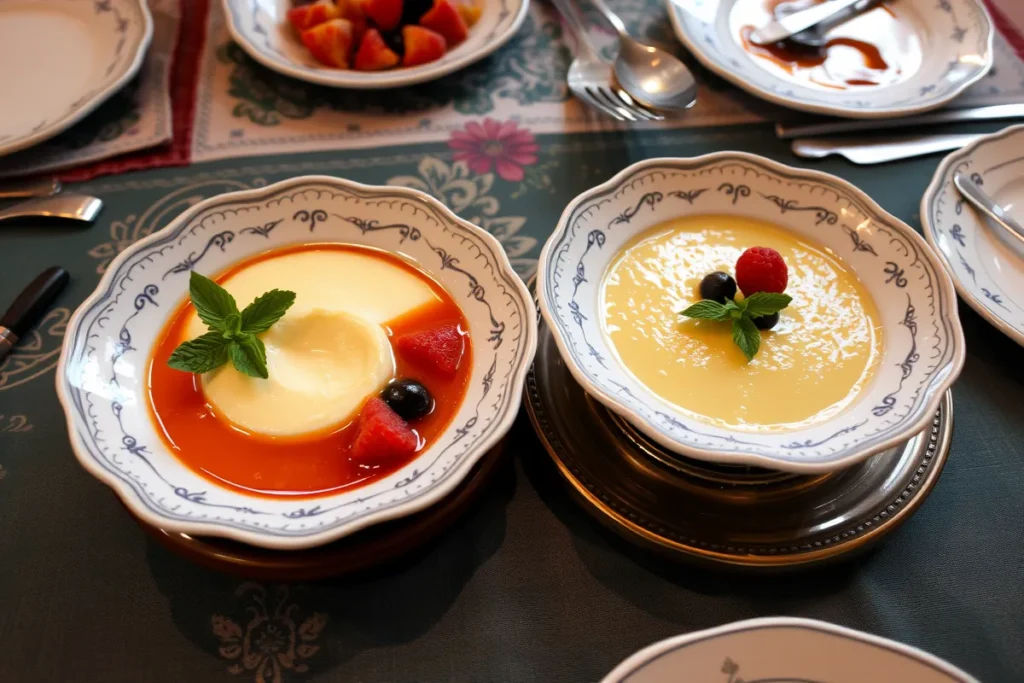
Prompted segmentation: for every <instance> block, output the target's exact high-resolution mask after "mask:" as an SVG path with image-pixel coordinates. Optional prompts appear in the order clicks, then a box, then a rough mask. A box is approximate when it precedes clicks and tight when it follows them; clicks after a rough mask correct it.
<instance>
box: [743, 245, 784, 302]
mask: <svg viewBox="0 0 1024 683" xmlns="http://www.w3.org/2000/svg"><path fill="white" fill-rule="evenodd" d="M736 284H738V285H739V286H740V289H741V290H742V291H743V294H744V295H745V296H750V295H751V294H756V293H757V292H775V293H777V294H781V293H782V292H784V291H786V285H787V284H789V268H787V267H786V262H785V261H784V260H783V259H782V255H781V254H779V252H777V251H775V250H774V249H771V248H770V247H750V248H749V249H747V250H746V251H745V252H743V253H742V254H740V257H739V258H738V259H737V260H736Z"/></svg>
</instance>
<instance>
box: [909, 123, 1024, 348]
mask: <svg viewBox="0 0 1024 683" xmlns="http://www.w3.org/2000/svg"><path fill="white" fill-rule="evenodd" d="M957 171H962V172H964V173H967V174H968V175H969V176H970V177H971V178H972V179H973V180H974V181H975V182H976V183H979V184H980V185H981V186H982V189H984V190H985V192H987V193H988V194H989V195H990V196H991V197H992V198H993V199H995V200H996V202H997V203H998V204H1000V205H1001V206H1002V207H1003V208H1004V209H1006V210H1007V211H1009V212H1011V213H1012V214H1013V215H1014V216H1015V217H1016V218H1017V220H1018V221H1019V222H1024V125H1022V126H1012V127H1010V128H1007V129H1005V130H1002V131H1000V132H998V133H995V134H994V135H989V136H986V137H984V138H981V139H980V140H978V141H977V142H975V143H974V144H971V145H968V146H967V147H964V148H963V149H960V150H958V151H956V152H953V153H952V154H950V155H949V156H947V157H946V158H945V159H943V161H942V163H941V164H940V165H939V168H938V170H937V171H935V176H934V177H933V178H932V182H931V183H930V184H929V185H928V189H927V190H925V193H924V196H923V197H921V222H922V224H923V225H924V236H925V237H926V238H927V239H928V242H929V243H930V244H931V245H932V246H933V247H935V250H936V251H938V252H939V253H940V254H941V255H942V260H943V262H944V265H945V266H946V269H947V270H948V271H949V273H950V274H951V275H952V276H953V284H954V285H955V286H956V289H957V291H958V292H959V293H960V296H961V297H962V298H963V300H964V301H966V302H967V303H968V304H969V305H970V306H971V308H973V309H974V310H975V311H977V312H978V314H980V315H981V316H982V317H983V318H985V319H986V320H988V321H989V322H991V323H992V324H993V325H995V326H996V327H997V328H999V329H1000V330H1002V331H1003V332H1004V333H1005V334H1006V335H1007V336H1009V337H1010V338H1011V339H1013V340H1015V341H1016V342H1017V343H1018V344H1020V345H1022V346H1024V249H1022V248H1021V247H1020V245H1019V244H1018V243H1017V242H1016V241H1015V240H1014V239H1013V238H1012V237H1008V236H1003V233H1002V231H1001V229H1000V228H999V226H996V225H991V224H989V222H988V221H987V219H984V218H982V217H981V215H979V214H978V212H977V211H975V210H974V208H973V207H972V206H971V205H970V204H968V203H967V202H966V201H964V199H963V197H961V196H960V193H959V192H958V191H957V189H956V187H954V186H953V174H954V173H956V172H957Z"/></svg>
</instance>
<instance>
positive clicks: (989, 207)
mask: <svg viewBox="0 0 1024 683" xmlns="http://www.w3.org/2000/svg"><path fill="white" fill-rule="evenodd" d="M953 184H954V185H956V189H957V190H959V191H960V194H961V195H962V196H963V198H964V199H966V200H967V201H968V202H970V203H971V204H972V205H973V206H974V207H975V208H976V209H978V210H979V211H981V212H982V213H983V214H984V215H985V216H987V217H988V218H989V219H991V221H992V222H993V223H995V224H996V225H998V226H999V227H1000V228H1002V229H1003V231H1004V232H1005V233H1007V234H1009V235H1010V236H1011V237H1013V238H1015V239H1016V240H1017V241H1018V242H1020V243H1021V244H1022V245H1024V226H1022V225H1021V224H1020V223H1018V222H1017V221H1016V220H1014V219H1013V217H1012V216H1011V215H1010V214H1009V213H1007V212H1006V210H1004V209H1003V207H1001V206H999V204H997V203H996V201H995V200H994V199H992V197H990V196H989V195H988V193H987V192H985V191H984V190H983V189H981V188H980V187H978V184H977V183H976V182H974V181H973V180H971V179H970V178H968V177H967V176H966V175H964V174H963V173H961V172H960V171H957V172H956V173H954V174H953Z"/></svg>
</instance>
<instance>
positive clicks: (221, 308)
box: [167, 270, 295, 379]
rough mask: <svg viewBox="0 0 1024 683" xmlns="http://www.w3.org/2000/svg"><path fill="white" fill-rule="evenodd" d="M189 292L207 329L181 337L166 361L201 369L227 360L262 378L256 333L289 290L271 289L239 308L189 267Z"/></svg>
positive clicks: (289, 298)
mask: <svg viewBox="0 0 1024 683" xmlns="http://www.w3.org/2000/svg"><path fill="white" fill-rule="evenodd" d="M188 292H189V297H190V298H191V299H192V305H193V306H195V309H196V314H197V315H198V316H199V319H200V320H202V321H203V323H204V324H205V325H206V327H207V328H208V329H209V331H208V332H207V333H206V334H204V335H202V336H200V337H196V338H195V339H190V340H189V341H186V342H182V343H181V344H180V345H179V346H178V347H177V348H176V349H174V352H173V353H172V354H171V356H170V358H168V359H167V365H169V366H170V367H172V368H174V369H175V370H181V371H182V372H191V373H195V374H203V373H205V372H210V371H211V370H215V369H217V368H219V367H220V366H222V365H224V364H225V363H227V362H228V360H230V361H231V364H232V365H233V366H234V367H235V369H236V370H238V371H239V372H241V373H243V374H246V375H249V376H250V377H259V378H262V379H267V378H268V377H269V376H270V375H269V373H268V372H267V349H266V347H265V346H264V345H263V342H262V341H261V340H260V338H259V337H258V336H257V335H259V334H262V333H263V332H266V331H267V330H269V329H270V328H271V327H272V326H273V325H274V323H276V322H277V321H278V320H280V319H281V317H282V316H283V315H284V314H285V312H286V311H287V310H288V309H289V308H291V305H292V304H293V303H295V292H289V291H287V290H281V289H272V290H270V291H269V292H266V293H265V294H262V295H260V296H258V297H257V298H256V300H255V301H253V302H252V303H251V304H249V305H248V306H246V307H245V309H244V310H243V311H241V312H239V310H238V304H237V303H235V298H234V297H233V296H231V294H230V293H229V292H228V291H227V290H226V289H224V288H223V287H221V286H220V285H218V284H217V283H216V282H214V281H213V280H211V279H210V278H208V277H204V276H202V275H200V274H199V273H197V272H196V271H194V270H193V271H192V275H191V276H190V278H189V283H188Z"/></svg>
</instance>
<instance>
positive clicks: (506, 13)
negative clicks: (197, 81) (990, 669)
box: [223, 0, 530, 90]
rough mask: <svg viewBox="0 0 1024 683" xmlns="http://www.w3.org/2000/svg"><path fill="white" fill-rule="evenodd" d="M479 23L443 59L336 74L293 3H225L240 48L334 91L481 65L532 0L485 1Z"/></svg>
mask: <svg viewBox="0 0 1024 683" xmlns="http://www.w3.org/2000/svg"><path fill="white" fill-rule="evenodd" d="M482 1H483V13H482V14H481V16H480V20H479V21H478V22H477V23H476V25H474V26H473V27H472V28H470V30H469V37H468V38H467V39H466V40H465V42H463V43H461V44H460V45H457V46H456V47H454V48H452V49H451V50H449V51H448V52H447V53H446V54H445V55H444V56H443V57H441V59H439V60H437V61H436V62H430V63H429V64H423V65H421V66H413V67H408V68H405V67H398V68H396V69H389V70H386V71H374V72H365V71H355V70H349V69H332V68H330V67H327V66H324V65H323V64H321V63H319V62H318V61H316V60H315V59H314V58H313V57H312V55H310V54H309V51H308V50H307V49H306V48H305V46H303V44H302V42H301V41H300V40H299V37H298V34H296V32H295V30H294V29H293V28H292V27H291V26H290V25H289V24H288V20H287V18H286V17H285V14H286V12H287V11H288V8H289V7H291V2H290V0H223V3H224V14H225V15H226V16H227V20H228V29H229V30H230V31H231V37H232V38H234V40H235V42H237V43H238V44H239V45H241V46H242V49H243V50H245V51H246V52H248V53H249V56H250V57H252V58H253V59H255V60H256V61H257V62H259V63H261V64H263V65H264V66H266V67H268V68H270V69H273V70H274V71H277V72H278V73H281V74H284V75H285V76H291V77H292V78H298V79H299V80H302V81H307V82H309V83H318V84H320V85H327V86H331V87H334V88H353V89H361V90H372V89H380V88H398V87H403V86H408V85H416V84H417V83H426V82H427V81H432V80H435V79H437V78H440V77H442V76H447V75H448V74H450V73H452V72H454V71H458V70H459V69H461V68H463V67H466V66H469V65H470V64H472V63H473V62H476V61H479V60H481V59H483V58H484V57H486V56H487V55H489V54H491V53H492V52H494V51H495V50H497V49H498V48H499V47H501V46H502V45H504V44H505V43H507V42H508V41H509V40H510V39H511V38H512V36H513V35H515V33H516V31H517V30H518V29H519V27H520V26H521V25H522V23H523V21H524V20H525V19H526V13H527V11H528V10H529V5H530V2H529V0H482Z"/></svg>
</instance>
